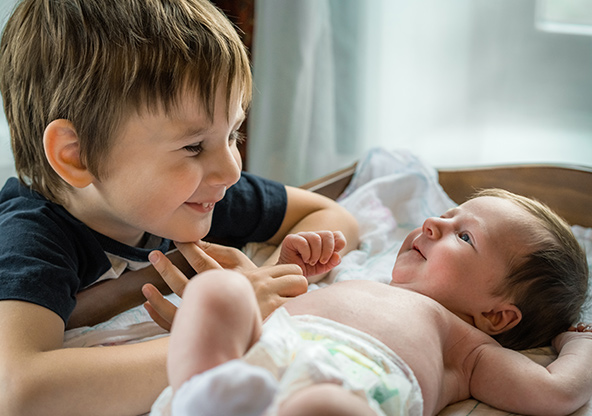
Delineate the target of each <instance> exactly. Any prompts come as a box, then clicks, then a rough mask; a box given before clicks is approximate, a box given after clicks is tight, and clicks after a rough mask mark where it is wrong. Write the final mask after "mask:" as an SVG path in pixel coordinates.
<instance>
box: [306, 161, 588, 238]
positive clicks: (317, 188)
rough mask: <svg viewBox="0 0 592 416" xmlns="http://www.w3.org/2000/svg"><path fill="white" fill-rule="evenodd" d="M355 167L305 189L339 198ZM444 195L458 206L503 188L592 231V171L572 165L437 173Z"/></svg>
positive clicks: (527, 165) (510, 167)
mask: <svg viewBox="0 0 592 416" xmlns="http://www.w3.org/2000/svg"><path fill="white" fill-rule="evenodd" d="M355 168H356V165H355V164H353V165H352V166H349V167H347V168H345V169H341V170H339V171H336V172H334V173H332V174H330V175H327V176H325V177H323V178H320V179H317V180H315V181H312V182H309V183H307V184H305V185H303V186H302V187H303V188H305V189H309V190H311V191H314V192H318V193H320V194H322V195H325V196H328V197H330V198H333V199H335V198H337V197H338V196H339V195H340V194H341V193H342V192H343V191H344V190H345V188H346V187H347V184H348V183H349V181H350V180H351V178H352V176H353V174H354V171H355ZM438 177H439V181H440V184H441V185H442V187H443V188H444V191H446V193H447V194H448V195H449V196H450V198H452V199H453V200H454V201H455V202H457V203H459V204H460V203H462V202H463V201H465V200H466V199H467V198H468V197H469V196H470V195H471V194H472V193H473V192H475V190H477V189H482V188H503V189H506V190H508V191H510V192H514V193H517V194H520V195H524V196H528V197H531V198H536V199H538V200H539V201H541V202H544V203H545V204H547V205H548V206H549V207H550V208H552V209H553V210H555V212H557V213H558V214H559V215H561V216H562V217H563V218H565V220H566V221H568V222H569V223H570V224H577V225H581V226H584V227H592V168H589V167H584V166H572V165H549V164H547V165H545V164H536V165H535V164H532V165H529V164H525V165H505V166H504V165H500V166H483V167H469V168H452V169H451V168H446V169H439V170H438Z"/></svg>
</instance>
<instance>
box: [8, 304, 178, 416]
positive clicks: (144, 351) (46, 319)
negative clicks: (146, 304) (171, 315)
mask: <svg viewBox="0 0 592 416" xmlns="http://www.w3.org/2000/svg"><path fill="white" fill-rule="evenodd" d="M0 336H1V338H2V342H0V385H2V389H0V414H3V415H37V414H45V415H47V414H51V415H83V414H97V415H98V414H105V415H132V414H142V413H145V412H147V411H149V409H150V406H151V404H152V403H153V401H154V400H155V399H156V398H157V397H158V394H159V393H160V392H161V391H162V389H164V388H165V387H166V385H167V377H166V368H165V367H166V352H167V347H168V339H158V340H155V341H150V342H145V343H139V344H134V345H122V346H115V347H102V348H68V349H64V348H63V346H62V340H63V336H64V324H63V321H62V320H61V318H60V317H59V316H58V315H56V314H55V313H54V312H52V311H50V310H49V309H46V308H44V307H41V306H38V305H35V304H32V303H27V302H21V301H9V300H5V301H0Z"/></svg>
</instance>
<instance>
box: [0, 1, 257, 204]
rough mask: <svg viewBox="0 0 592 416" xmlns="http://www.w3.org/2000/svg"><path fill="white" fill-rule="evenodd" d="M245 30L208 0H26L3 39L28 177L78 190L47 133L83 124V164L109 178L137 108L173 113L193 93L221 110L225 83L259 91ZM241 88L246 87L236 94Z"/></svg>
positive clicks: (0, 76)
mask: <svg viewBox="0 0 592 416" xmlns="http://www.w3.org/2000/svg"><path fill="white" fill-rule="evenodd" d="M251 82H252V80H251V72H250V65H249V60H248V56H247V52H246V48H245V47H244V45H243V43H242V42H241V40H240V37H239V36H238V33H237V32H236V30H235V29H234V27H233V26H232V24H231V23H230V22H229V21H228V19H227V18H226V17H225V16H224V14H223V13H222V12H220V11H219V10H218V9H217V8H216V7H215V6H214V5H212V4H211V3H210V2H209V1H208V0H24V1H22V2H21V3H20V4H19V5H18V6H17V7H16V9H15V10H14V12H13V14H12V16H11V18H10V19H9V21H8V23H7V24H6V27H5V29H4V33H3V35H2V40H1V42H0V91H1V92H2V97H3V99H4V111H5V113H6V118H7V120H8V124H9V126H10V132H11V136H12V149H13V153H14V158H15V164H16V170H17V172H18V175H19V178H20V180H21V181H22V182H23V183H25V184H27V185H29V186H30V187H31V188H32V189H34V190H36V191H38V192H40V193H41V194H42V195H44V196H45V197H47V198H48V199H50V200H53V201H54V202H58V203H63V198H61V196H62V195H63V193H64V192H65V191H67V190H68V189H69V185H68V184H67V183H66V182H65V181H63V180H62V179H61V178H60V177H59V176H58V175H57V174H56V173H55V172H54V170H53V169H52V168H51V166H50V165H49V163H48V161H47V159H46V157H45V152H44V147H43V133H44V131H45V128H46V127H47V125H48V124H49V123H50V122H51V121H53V120H56V119H60V118H61V119H67V120H69V121H70V122H72V124H73V125H74V128H75V129H76V132H77V134H78V137H79V140H80V152H81V158H82V163H84V165H85V166H86V167H87V168H88V169H89V171H90V172H91V173H92V174H93V175H95V176H96V177H98V178H100V177H101V176H102V175H105V174H106V172H105V171H104V170H105V169H104V167H103V164H102V162H103V161H104V160H105V158H106V156H107V155H108V153H109V151H110V149H111V147H112V140H113V137H114V134H115V133H116V131H117V129H118V128H119V127H120V126H121V125H122V122H124V121H125V120H126V117H129V116H130V115H131V114H134V112H135V113H138V114H141V113H142V112H143V111H156V110H160V109H163V110H164V111H166V112H169V111H171V110H173V109H174V108H175V105H177V104H178V103H179V100H180V98H181V93H183V92H186V93H189V94H194V95H195V97H196V99H198V100H200V102H201V103H202V104H203V105H204V107H205V108H206V111H207V112H208V116H210V118H212V117H213V110H214V100H215V96H216V90H217V88H218V87H219V86H221V87H225V88H226V101H227V102H226V104H227V105H228V103H229V102H230V100H231V95H233V94H234V95H233V96H235V97H238V98H241V99H242V103H241V104H242V106H243V108H244V109H245V111H246V109H247V107H248V105H249V104H250V99H251ZM237 94H238V95H237Z"/></svg>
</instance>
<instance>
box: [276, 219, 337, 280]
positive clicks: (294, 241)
mask: <svg viewBox="0 0 592 416" xmlns="http://www.w3.org/2000/svg"><path fill="white" fill-rule="evenodd" d="M345 246H346V241H345V237H344V236H343V233H342V232H341V231H316V232H313V231H308V232H300V233H297V234H290V235H288V236H286V238H285V239H284V241H283V242H282V246H281V251H280V256H279V259H278V262H277V264H291V263H293V264H297V265H298V266H299V267H300V268H301V269H302V273H303V274H304V276H306V277H307V279H308V281H309V282H311V283H312V282H316V281H318V280H320V278H321V277H323V276H322V275H323V274H324V273H326V272H328V271H329V270H331V269H332V268H334V267H335V266H337V265H338V264H339V263H340V262H341V256H340V255H339V252H340V251H341V250H343V248H344V247H345ZM315 278H316V279H315Z"/></svg>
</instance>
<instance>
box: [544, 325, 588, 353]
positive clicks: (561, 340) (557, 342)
mask: <svg viewBox="0 0 592 416" xmlns="http://www.w3.org/2000/svg"><path fill="white" fill-rule="evenodd" d="M576 339H589V340H592V325H589V324H585V323H579V324H577V325H576V326H572V327H571V328H569V330H568V331H567V332H563V333H562V334H559V335H557V336H556V337H555V339H553V347H555V349H556V350H557V351H558V352H559V351H561V350H562V349H563V347H564V346H565V344H567V343H568V342H570V341H572V340H576Z"/></svg>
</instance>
